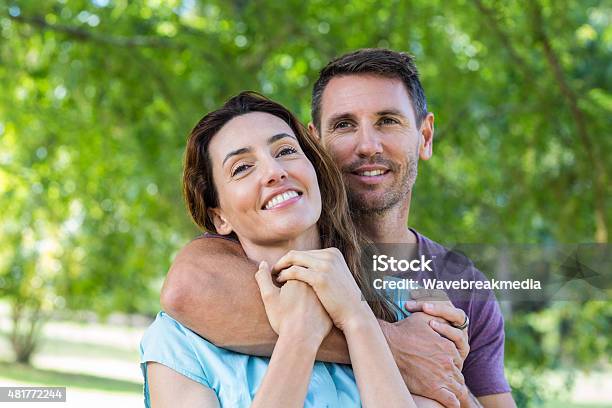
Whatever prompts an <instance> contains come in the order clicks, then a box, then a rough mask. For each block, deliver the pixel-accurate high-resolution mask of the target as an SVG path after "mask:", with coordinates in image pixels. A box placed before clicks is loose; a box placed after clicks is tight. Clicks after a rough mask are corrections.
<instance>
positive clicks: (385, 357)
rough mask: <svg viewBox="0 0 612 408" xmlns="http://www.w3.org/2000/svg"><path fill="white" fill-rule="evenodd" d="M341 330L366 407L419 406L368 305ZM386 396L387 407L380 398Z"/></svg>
mask: <svg viewBox="0 0 612 408" xmlns="http://www.w3.org/2000/svg"><path fill="white" fill-rule="evenodd" d="M361 309H362V311H358V310H355V316H354V318H353V319H351V320H349V321H347V322H346V324H345V325H344V327H343V328H342V330H343V331H344V336H345V337H346V342H347V343H348V348H349V355H350V356H351V362H352V364H353V372H354V373H355V379H356V380H357V387H358V388H359V395H360V396H361V401H362V403H363V406H364V407H381V406H383V405H384V406H385V407H414V406H416V405H415V403H414V401H413V399H412V396H411V395H410V392H409V391H408V388H407V387H406V385H405V384H404V380H403V379H402V376H401V374H400V372H399V369H398V368H397V365H396V364H395V361H394V360H393V355H392V354H391V350H390V349H389V346H388V344H387V341H386V340H385V336H383V333H382V330H381V329H380V326H379V325H378V321H377V320H376V317H375V316H374V313H372V310H371V309H370V307H369V306H368V304H367V303H366V302H363V301H362V302H361ZM383 395H384V396H385V398H384V403H383V399H382V398H381V396H383Z"/></svg>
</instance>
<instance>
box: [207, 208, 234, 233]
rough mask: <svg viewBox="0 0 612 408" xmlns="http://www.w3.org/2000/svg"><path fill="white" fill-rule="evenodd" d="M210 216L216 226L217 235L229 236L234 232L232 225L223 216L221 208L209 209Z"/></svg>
mask: <svg viewBox="0 0 612 408" xmlns="http://www.w3.org/2000/svg"><path fill="white" fill-rule="evenodd" d="M208 216H209V217H210V218H211V219H212V221H213V224H215V229H216V230H217V233H218V234H220V235H229V234H231V233H232V231H233V230H234V229H233V228H232V225H231V224H230V223H229V221H228V220H227V219H226V218H225V216H224V215H223V211H221V210H220V209H219V208H209V209H208Z"/></svg>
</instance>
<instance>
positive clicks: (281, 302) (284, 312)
mask: <svg viewBox="0 0 612 408" xmlns="http://www.w3.org/2000/svg"><path fill="white" fill-rule="evenodd" d="M255 280H256V281H257V284H258V285H259V291H260V293H261V298H262V300H263V303H264V307H265V309H266V315H267V316H268V320H269V321H270V326H272V329H273V330H274V331H275V332H276V334H278V335H279V336H280V335H281V334H289V335H292V336H297V337H298V338H300V339H301V340H305V339H309V340H312V341H313V342H314V343H316V347H317V349H318V346H319V345H320V344H321V342H322V341H323V339H324V338H325V337H326V336H327V335H328V334H329V331H330V330H331V328H332V321H331V319H330V317H329V315H328V314H327V312H326V311H325V309H324V308H323V306H322V305H321V302H320V301H319V299H318V298H317V295H316V294H315V292H314V291H313V289H312V288H311V287H310V286H308V284H307V283H304V282H300V281H297V280H296V281H292V282H287V283H286V284H285V285H283V287H282V288H278V287H277V286H276V285H274V283H273V282H272V274H271V270H270V267H269V266H268V264H267V263H266V262H265V261H264V262H261V263H260V264H259V270H258V271H257V273H256V274H255Z"/></svg>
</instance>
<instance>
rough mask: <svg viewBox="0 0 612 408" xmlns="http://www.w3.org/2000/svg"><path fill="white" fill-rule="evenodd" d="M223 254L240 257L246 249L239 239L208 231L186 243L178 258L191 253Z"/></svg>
mask: <svg viewBox="0 0 612 408" xmlns="http://www.w3.org/2000/svg"><path fill="white" fill-rule="evenodd" d="M222 254H226V255H232V256H240V257H244V256H245V254H244V250H243V249H242V246H240V242H238V241H237V240H235V239H233V238H231V237H227V236H225V235H218V234H212V233H208V232H206V233H204V234H201V235H199V236H197V237H195V238H194V239H192V240H191V241H190V242H189V243H188V244H187V245H185V246H184V247H183V249H181V251H180V252H179V254H178V255H177V258H178V257H182V256H190V255H195V256H201V255H207V256H210V255H222Z"/></svg>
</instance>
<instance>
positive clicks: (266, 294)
mask: <svg viewBox="0 0 612 408" xmlns="http://www.w3.org/2000/svg"><path fill="white" fill-rule="evenodd" d="M255 281H256V282H257V285H258V286H259V293H260V294H261V298H262V299H263V300H264V302H265V301H266V300H267V299H269V298H270V297H271V296H273V295H275V294H277V293H278V292H280V289H279V288H278V287H276V285H274V282H272V274H271V273H270V267H269V266H268V263H267V262H266V261H261V263H260V264H259V269H258V270H257V273H255Z"/></svg>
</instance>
